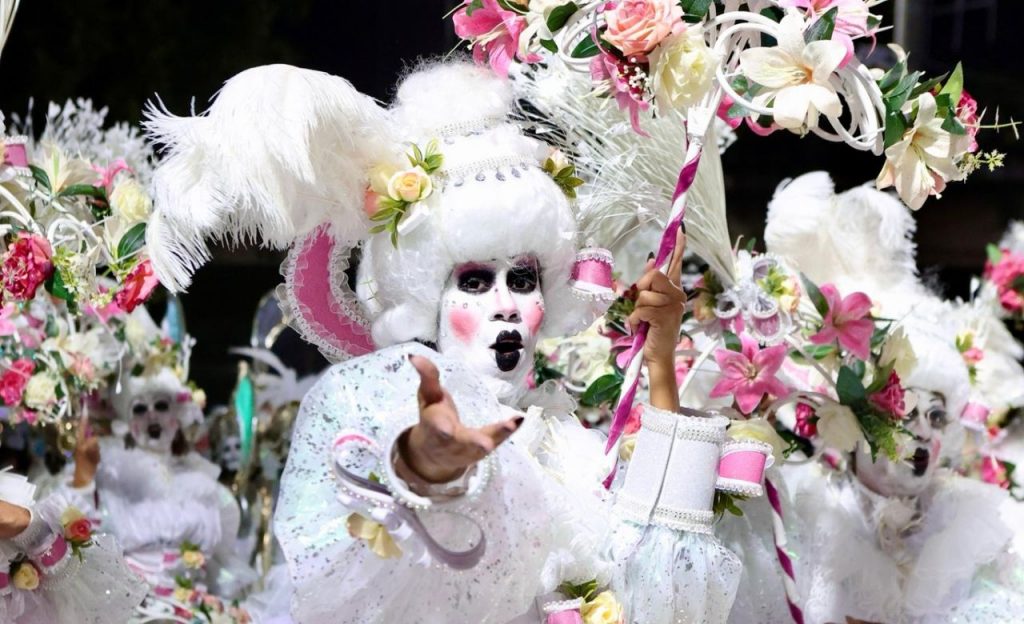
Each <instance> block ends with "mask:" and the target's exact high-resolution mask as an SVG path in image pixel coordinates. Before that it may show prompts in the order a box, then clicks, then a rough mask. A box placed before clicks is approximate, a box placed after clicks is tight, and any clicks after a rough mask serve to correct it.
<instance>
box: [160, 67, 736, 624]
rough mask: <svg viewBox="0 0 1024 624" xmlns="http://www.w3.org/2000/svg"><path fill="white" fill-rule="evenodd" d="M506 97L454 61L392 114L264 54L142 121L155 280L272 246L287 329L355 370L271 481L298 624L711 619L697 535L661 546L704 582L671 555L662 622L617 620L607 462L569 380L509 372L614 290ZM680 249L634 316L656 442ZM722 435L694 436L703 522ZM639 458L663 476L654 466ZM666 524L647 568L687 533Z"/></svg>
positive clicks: (521, 369)
mask: <svg viewBox="0 0 1024 624" xmlns="http://www.w3.org/2000/svg"><path fill="white" fill-rule="evenodd" d="M453 94H458V96H457V97H453ZM285 95H287V98H285V97H284V96H285ZM512 104H513V101H512V96H511V91H510V88H509V86H508V84H507V82H506V81H505V80H503V79H501V78H498V77H495V76H493V75H491V74H489V73H488V72H487V71H486V70H484V69H481V68H476V67H473V66H470V65H467V64H463V63H450V64H438V65H434V66H428V67H427V68H425V69H421V70H419V71H416V72H414V73H412V74H411V75H409V76H408V77H407V78H406V79H405V80H404V81H403V82H402V84H401V85H400V86H399V89H398V91H397V99H396V103H395V104H394V105H393V106H392V107H391V108H390V109H388V110H384V109H381V108H380V107H379V106H377V105H376V103H375V102H372V101H371V100H369V99H368V98H366V97H365V96H363V95H361V94H359V93H357V92H355V90H354V89H353V88H352V87H351V86H350V85H349V84H348V83H346V82H345V81H343V80H340V79H338V78H335V77H332V76H328V75H325V74H320V73H317V72H310V71H305V70H299V69H295V68H290V67H283V66H273V67H264V68H257V69H253V70H249V71H247V72H244V73H243V74H241V75H239V76H237V77H235V78H233V79H232V80H230V81H229V82H228V83H227V84H226V85H225V87H224V89H223V90H222V91H221V92H220V94H219V96H218V99H217V100H216V101H215V102H214V104H213V105H212V107H211V109H210V111H209V112H208V113H207V114H204V115H200V116H197V117H185V118H178V117H174V116H171V115H170V114H168V113H166V112H162V111H159V110H155V109H154V110H151V111H150V113H149V117H150V120H149V122H148V128H149V130H150V132H151V134H152V135H153V136H154V138H155V139H156V140H157V141H159V142H161V143H163V144H165V145H166V146H167V147H168V152H167V153H168V158H167V159H166V160H165V162H164V164H163V165H162V166H161V168H160V169H159V170H158V171H157V174H156V185H157V191H156V192H157V197H158V199H157V204H156V210H155V213H154V218H153V220H152V221H151V222H150V229H149V234H148V240H149V244H150V250H151V251H152V252H153V256H152V257H153V258H154V266H155V267H156V270H157V272H158V273H159V274H160V275H161V276H162V279H163V281H164V282H165V283H167V284H169V285H171V286H172V287H174V288H181V287H184V286H185V285H187V281H188V278H189V274H190V272H191V271H192V270H194V269H195V268H196V267H197V266H198V265H199V264H200V263H201V262H202V261H203V260H204V259H205V258H206V257H207V253H208V252H207V251H206V246H205V239H209V238H222V239H223V238H228V239H237V238H239V237H244V236H245V235H246V233H258V234H259V236H260V237H261V239H262V240H263V242H264V243H265V244H268V245H272V246H281V247H283V246H287V245H293V248H292V251H291V253H290V255H289V258H288V260H287V261H286V263H285V266H284V267H283V271H282V272H283V273H284V275H285V284H284V286H283V287H282V289H281V299H282V300H283V301H284V302H286V303H287V304H288V306H289V308H290V311H291V315H292V318H293V324H294V325H296V326H297V327H298V328H299V329H300V331H302V333H303V334H304V336H305V337H306V338H307V339H308V340H310V341H311V342H313V343H314V344H317V345H318V346H320V347H321V350H322V351H323V352H324V353H325V355H327V356H329V357H330V358H332V359H334V360H339V359H344V358H347V357H351V356H359V357H356V358H355V359H352V360H350V361H347V362H344V363H342V364H339V365H337V366H335V367H334V368H332V369H330V370H329V371H328V372H327V373H325V375H324V377H323V378H322V379H321V380H320V381H319V382H318V383H317V385H316V386H315V387H314V388H313V389H312V390H311V391H310V392H309V393H308V394H307V396H306V397H305V399H304V400H303V403H302V407H301V410H300V414H299V417H298V420H297V422H296V428H295V433H294V435H293V438H292V444H291V453H290V456H289V459H288V466H287V467H286V470H285V475H284V477H283V483H282V494H281V500H280V501H279V504H278V508H277V510H276V530H277V536H278V539H279V540H280V541H281V544H282V547H283V549H284V551H285V554H286V557H287V558H288V561H289V567H290V570H291V576H292V580H293V582H294V584H295V588H296V595H295V598H294V601H293V609H292V613H293V616H294V618H295V620H296V621H298V622H300V623H302V624H316V623H321V622H323V623H326V622H332V623H333V622H395V621H416V622H451V621H465V622H496V623H504V622H513V621H514V622H538V621H544V620H545V618H549V619H548V621H580V618H581V617H582V616H583V615H586V616H587V619H588V620H590V621H598V620H603V621H609V622H612V621H618V620H619V619H621V618H623V617H624V614H623V611H624V608H625V610H626V611H627V614H626V615H625V617H626V618H627V619H628V621H631V622H645V624H652V623H654V622H661V621H664V622H669V621H675V620H679V621H687V622H698V621H702V622H716V621H724V619H725V617H726V615H727V613H728V604H729V603H730V602H731V595H732V592H733V591H734V590H735V583H734V582H733V577H734V576H735V573H736V570H735V567H734V566H735V565H736V560H735V557H734V556H732V555H731V554H730V553H727V552H723V550H724V549H720V547H716V546H717V545H716V544H713V543H712V542H711V541H710V540H696V541H694V542H693V543H691V544H689V545H688V546H686V547H685V548H682V551H685V553H686V555H687V556H692V557H693V558H694V559H698V558H699V559H701V566H700V567H699V569H697V570H693V571H692V572H691V571H690V567H689V566H688V565H686V561H684V557H683V555H680V558H679V559H678V560H677V561H676V562H674V563H673V566H674V572H673V573H674V574H675V575H676V579H675V582H676V583H679V585H678V586H679V587H683V586H686V587H687V591H686V592H682V591H679V592H676V598H677V599H678V600H679V601H680V605H681V606H680V609H679V610H673V609H672V608H671V607H670V608H669V609H668V611H669V612H670V613H669V616H670V617H671V618H674V619H661V618H662V617H663V616H659V619H647V620H645V619H644V616H643V615H642V613H644V611H643V609H639V610H636V611H635V613H636V614H638V615H636V616H635V617H634V615H631V614H630V613H633V612H632V611H630V606H629V605H622V604H620V602H621V597H620V598H616V596H615V593H613V592H611V591H602V590H603V589H604V588H607V587H615V588H616V589H618V590H619V591H618V592H617V593H621V591H622V590H621V588H622V587H625V586H628V585H629V584H630V582H631V581H630V579H632V584H633V587H632V588H631V589H630V593H633V594H635V595H637V596H640V595H642V594H643V593H644V588H643V586H642V584H641V582H642V579H640V578H639V577H637V576H635V575H633V574H631V573H630V565H633V566H635V565H637V564H642V560H633V561H631V560H630V556H629V553H625V554H623V553H618V554H619V555H621V557H620V558H617V557H616V553H608V552H607V550H608V549H607V548H606V546H607V543H606V542H605V537H606V535H607V534H608V531H609V530H610V527H611V523H610V522H609V518H608V515H609V514H608V512H609V509H610V500H609V498H608V496H607V495H606V494H605V490H604V489H603V487H602V480H603V479H604V477H605V476H606V475H607V474H608V473H609V471H610V469H611V467H612V466H611V464H612V462H611V460H610V458H609V457H608V456H606V455H605V454H604V450H603V440H602V438H601V436H600V435H599V434H596V433H595V432H593V431H589V430H586V429H584V428H583V427H582V425H581V424H580V422H579V421H578V420H577V419H576V417H575V416H574V414H573V411H574V404H573V402H572V401H571V400H570V398H569V397H568V396H567V395H566V394H565V393H564V391H561V390H558V389H556V388H554V387H553V386H552V385H543V386H541V387H540V388H537V389H536V390H532V391H531V390H529V389H528V386H527V383H526V382H527V378H528V376H529V373H530V370H531V368H532V364H533V356H534V347H535V345H536V343H537V340H538V339H539V338H540V337H541V336H563V335H571V334H572V333H574V332H575V331H578V330H579V329H580V328H582V327H585V326H586V325H587V324H588V323H589V322H590V321H592V320H593V319H594V318H595V317H596V316H597V315H598V314H600V313H601V311H602V308H603V306H601V305H599V304H600V303H602V302H603V301H608V300H610V298H611V297H612V296H613V293H612V289H611V286H612V284H611V279H610V278H611V258H610V254H608V253H607V252H604V251H603V250H600V249H583V250H582V251H580V250H579V248H578V231H579V230H580V228H581V226H580V224H579V223H578V222H577V219H576V216H575V214H574V208H575V202H574V201H573V200H574V199H576V198H577V194H576V188H577V187H578V186H579V184H580V182H581V180H578V179H577V178H575V177H574V175H573V173H574V168H573V167H572V164H571V163H570V162H569V161H568V160H567V158H566V156H565V155H564V154H562V153H560V152H553V151H552V150H551V149H550V148H546V147H545V146H544V145H543V144H542V143H540V142H539V141H537V140H535V139H532V138H529V137H527V136H526V135H524V134H523V133H522V131H521V130H520V129H519V128H518V127H517V126H516V125H514V124H513V123H511V122H510V119H509V115H510V112H511V111H512ZM580 201H585V200H584V199H582V198H580ZM684 238H685V237H680V240H684ZM353 250H357V252H358V253H356V254H353ZM676 254H677V255H676V257H677V261H676V262H674V263H673V264H672V268H671V269H670V270H669V274H670V275H672V277H671V278H669V277H666V275H663V274H661V273H659V272H656V271H649V272H648V274H647V275H646V276H644V277H643V279H641V281H640V284H639V286H640V287H641V290H642V294H641V301H640V305H639V306H638V307H637V310H636V311H635V312H634V318H633V320H634V321H635V322H637V323H639V322H640V321H644V322H648V323H650V327H651V329H650V332H651V333H650V336H651V339H650V340H649V342H648V346H647V347H646V348H645V352H644V354H645V358H646V360H647V364H648V368H649V376H650V377H651V382H652V383H651V388H652V403H653V405H652V406H649V411H650V413H652V414H654V413H655V412H657V411H658V410H664V412H663V413H664V416H662V418H661V419H660V420H662V421H665V424H667V425H668V426H669V427H670V428H674V426H675V424H674V421H672V420H671V418H674V414H673V412H675V411H677V408H678V399H677V396H676V389H675V378H674V348H675V346H676V344H677V343H678V340H679V321H680V318H681V315H682V310H683V305H682V304H683V294H682V292H681V290H680V289H679V287H678V275H679V267H680V262H681V259H682V257H681V254H682V250H681V248H677V249H676ZM357 262H358V264H357ZM662 379H664V380H665V381H666V383H664V384H663V383H661V382H660V380H662ZM650 420H651V422H652V423H653V422H655V421H656V420H659V419H658V418H656V417H655V416H652V417H651V419H650ZM719 424H720V423H718V422H717V421H715V426H716V427H717V426H718V425H719ZM662 429H663V430H664V427H663V428H662ZM724 429H725V427H724V425H722V426H721V431H717V429H716V431H715V432H713V433H712V435H711V437H712V438H714V439H713V440H710V439H709V440H708V441H707V442H704V443H706V444H707V445H708V447H709V448H708V451H709V452H708V453H707V457H705V458H704V459H705V460H706V461H707V462H708V466H707V468H709V470H703V467H702V470H703V472H702V474H704V473H705V472H706V473H707V474H708V475H710V484H708V483H701V486H700V492H701V494H700V496H697V497H696V498H699V499H703V498H704V497H705V496H707V497H708V500H707V501H706V503H707V514H708V515H710V513H711V512H710V504H711V501H710V496H711V495H712V494H713V491H714V487H715V484H714V476H715V468H716V466H717V463H718V447H719V446H720V443H721V440H720V439H719V438H722V437H724ZM668 439H671V436H670V437H669V438H668ZM643 447H644V444H643V442H639V443H638V445H637V451H636V454H637V456H638V457H639V456H646V455H647V452H646V451H643ZM662 450H664V449H662ZM650 456H651V457H652V465H651V467H652V468H653V469H654V470H655V472H653V473H652V474H651V475H650V476H651V478H653V479H654V481H655V482H657V483H660V482H661V480H662V478H663V477H664V474H665V471H666V466H667V463H666V462H667V461H668V456H667V454H665V453H660V454H659V453H655V452H654V450H653V449H652V450H651V451H650ZM659 462H660V466H659V465H658V464H659ZM638 475H640V477H642V476H643V475H642V473H640V472H638ZM636 481H637V482H638V483H643V482H644V479H642V478H638V479H637V480H636ZM684 482H685V479H680V480H679V483H676V484H675V485H674V487H675V488H676V489H677V490H679V491H683V490H685V487H684V486H685V483H684ZM646 485H647V486H648V489H650V487H649V486H650V485H651V484H650V483H647V484H646ZM655 485H656V483H655ZM655 498H656V497H655ZM645 502H649V503H650V504H651V507H652V509H649V510H648V511H649V512H651V511H653V507H654V504H655V502H656V500H654V499H652V500H651V501H645ZM701 502H702V503H703V501H701ZM703 513H704V510H700V513H699V514H698V515H700V518H701V519H702V520H703V518H704V516H703V515H702V514H703ZM687 526H690V525H687ZM701 527H702V529H703V524H702V525H701ZM673 531H674V532H673V533H672V536H671V537H666V538H663V539H662V542H663V543H667V544H668V546H669V550H668V551H666V553H667V555H666V556H668V557H672V551H671V542H672V540H673V539H675V538H676V537H677V536H678V535H680V534H681V533H684V532H685V530H684V528H683V527H676V528H674V529H673ZM654 533H656V532H654ZM654 533H651V532H648V531H647V530H646V529H644V528H643V527H641V529H640V530H639V531H637V532H635V534H634V537H636V536H639V537H641V538H643V536H644V535H645V534H646V535H654ZM652 539H653V538H652ZM620 543H623V544H624V542H620ZM678 552H679V551H677V553H678ZM687 575H689V576H687ZM649 589H650V591H651V593H650V595H649V596H647V597H646V598H645V599H646V600H649V602H651V603H653V602H654V601H655V600H654V593H655V592H654V588H653V587H650V588H649ZM712 592H714V594H715V595H714V599H713V600H710V601H709V600H704V598H705V597H708V596H711V594H712ZM708 603H711V606H710V607H708V606H707V605H708ZM686 609H691V611H689V612H687V611H686ZM559 618H562V619H561V620H560V619H559ZM566 618H567V619H566ZM595 618H597V620H595Z"/></svg>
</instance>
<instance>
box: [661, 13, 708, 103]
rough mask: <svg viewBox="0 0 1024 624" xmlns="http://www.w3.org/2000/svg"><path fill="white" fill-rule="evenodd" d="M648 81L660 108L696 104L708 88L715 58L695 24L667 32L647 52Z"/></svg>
mask: <svg viewBox="0 0 1024 624" xmlns="http://www.w3.org/2000/svg"><path fill="white" fill-rule="evenodd" d="M650 59H651V68H652V70H653V71H652V73H651V83H652V85H653V87H654V97H655V99H656V100H657V102H658V106H660V107H661V108H662V109H663V110H669V109H684V108H688V107H690V106H693V105H694V104H696V103H697V102H698V101H700V99H701V98H702V97H704V95H705V94H706V93H707V92H708V91H709V90H710V89H711V84H712V82H713V81H714V79H715V68H716V67H717V66H718V57H717V56H716V55H715V53H714V52H713V51H712V50H711V48H709V47H708V45H707V44H706V43H705V42H704V34H703V33H702V31H701V29H700V28H698V27H696V26H691V27H690V28H687V29H686V30H685V31H684V32H681V33H679V34H675V35H671V36H670V37H668V38H667V39H665V41H663V42H662V43H661V45H660V46H658V47H657V48H655V49H654V52H652V53H651V56H650Z"/></svg>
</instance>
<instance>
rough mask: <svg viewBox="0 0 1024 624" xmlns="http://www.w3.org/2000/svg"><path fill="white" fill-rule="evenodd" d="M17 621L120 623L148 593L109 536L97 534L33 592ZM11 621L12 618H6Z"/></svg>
mask: <svg viewBox="0 0 1024 624" xmlns="http://www.w3.org/2000/svg"><path fill="white" fill-rule="evenodd" d="M31 593H32V596H31V597H30V598H28V599H27V600H26V601H25V609H24V613H22V615H21V616H20V617H17V618H16V619H14V622H16V623H17V624H121V623H122V622H127V621H128V620H129V618H130V617H131V615H132V612H133V611H134V609H135V607H136V606H137V605H138V604H139V603H140V602H141V601H142V599H143V597H144V596H145V595H146V585H145V584H144V583H143V582H142V580H141V579H139V578H138V577H137V576H136V575H135V574H134V573H132V572H131V570H129V569H128V567H127V566H126V565H125V563H124V559H123V558H122V557H121V549H120V547H119V546H118V544H117V542H116V541H114V539H113V538H111V537H110V536H96V537H94V538H93V546H91V547H89V548H86V549H85V550H83V551H82V561H81V562H79V561H78V559H77V558H74V557H72V559H71V561H70V562H69V565H68V567H67V568H65V570H64V571H63V572H62V573H60V574H58V575H57V577H56V578H52V579H47V580H46V581H45V583H44V584H43V585H41V586H40V588H39V589H38V590H37V591H35V592H31ZM5 621H9V620H5Z"/></svg>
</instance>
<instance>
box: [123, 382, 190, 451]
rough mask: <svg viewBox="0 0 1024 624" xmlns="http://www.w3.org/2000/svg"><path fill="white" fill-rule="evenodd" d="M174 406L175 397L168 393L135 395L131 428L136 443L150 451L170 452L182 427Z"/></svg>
mask: <svg viewBox="0 0 1024 624" xmlns="http://www.w3.org/2000/svg"><path fill="white" fill-rule="evenodd" d="M174 407H175V406H174V397H172V396H170V395H169V394H166V393H162V392H157V393H153V394H143V395H140V396H138V397H135V399H134V400H133V401H132V407H131V410H132V420H131V425H130V429H129V431H130V432H131V435H132V438H133V439H134V440H135V444H136V445H138V446H139V447H141V448H144V449H146V450H149V451H154V452H157V453H170V452H171V444H173V443H174V436H175V435H177V433H178V429H179V427H180V424H179V423H178V416H177V414H176V413H175V410H174Z"/></svg>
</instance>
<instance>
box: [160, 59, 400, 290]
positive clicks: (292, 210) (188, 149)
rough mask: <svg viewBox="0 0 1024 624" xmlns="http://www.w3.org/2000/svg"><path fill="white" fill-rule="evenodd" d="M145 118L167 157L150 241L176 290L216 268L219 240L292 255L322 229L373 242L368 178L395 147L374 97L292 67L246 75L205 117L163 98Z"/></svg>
mask: <svg viewBox="0 0 1024 624" xmlns="http://www.w3.org/2000/svg"><path fill="white" fill-rule="evenodd" d="M146 119H147V121H146V123H145V127H146V131H147V133H148V135H149V137H150V139H151V140H153V141H155V142H157V143H160V144H163V145H164V146H165V147H166V154H165V159H164V161H163V163H162V164H161V165H160V167H159V168H158V169H157V171H156V174H155V175H154V199H155V206H156V213H155V214H154V219H153V224H151V226H150V228H151V229H150V231H149V233H148V234H147V243H148V244H149V247H150V252H151V257H152V258H153V261H154V269H155V270H156V272H157V275H158V276H159V277H160V279H161V281H163V282H164V284H165V285H166V286H167V287H168V288H170V289H171V290H181V289H182V288H184V287H185V286H187V285H188V283H189V281H190V276H191V274H192V272H193V271H194V270H195V269H196V268H197V267H198V266H199V265H200V264H202V263H203V262H205V261H206V260H208V259H209V253H210V252H209V249H208V247H207V241H209V240H211V239H212V240H221V241H227V242H251V241H259V242H261V243H262V244H264V245H266V246H269V247H275V248H284V247H287V246H288V245H290V244H291V243H292V242H293V241H294V240H295V239H296V238H297V237H300V236H302V235H304V234H307V233H308V232H310V231H312V230H313V229H315V228H316V227H318V226H319V225H321V224H323V223H331V224H332V227H333V231H334V234H335V236H336V237H337V238H338V240H339V241H340V242H342V243H349V242H354V241H355V240H358V239H359V238H362V236H364V235H365V234H366V231H367V230H368V228H369V221H368V219H367V218H366V216H365V214H364V213H363V210H362V207H363V194H364V190H365V186H366V174H367V170H368V169H369V168H370V166H371V165H372V164H374V163H376V162H380V161H383V160H386V159H389V158H390V157H391V155H390V153H389V150H390V149H391V148H393V146H394V145H395V141H393V140H389V133H388V124H387V123H386V122H385V119H386V117H385V112H384V110H383V109H382V108H381V107H380V106H378V105H377V103H376V102H374V101H373V100H372V99H371V98H369V97H367V96H365V95H363V94H361V93H359V92H358V91H356V89H355V88H354V87H353V86H352V85H351V84H350V83H348V82H347V81H345V80H343V79H341V78H338V77H336V76H331V75H329V74H325V73H322V72H316V71H310V70H305V69H299V68H295V67H290V66H287V65H269V66H265V67H257V68H253V69H249V70H247V71H244V72H242V73H240V74H238V75H237V76H235V77H234V78H232V79H230V80H228V81H227V83H225V85H224V87H223V89H221V91H220V93H219V94H218V95H217V97H216V100H215V101H214V103H213V104H212V105H211V106H210V108H209V110H208V111H207V112H206V113H203V114H201V115H196V116H191V117H177V116H175V115H172V114H170V113H169V112H168V111H167V110H166V108H165V107H164V106H163V104H162V103H160V102H159V100H157V102H155V103H154V102H151V103H150V104H149V106H148V107H147V109H146Z"/></svg>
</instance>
